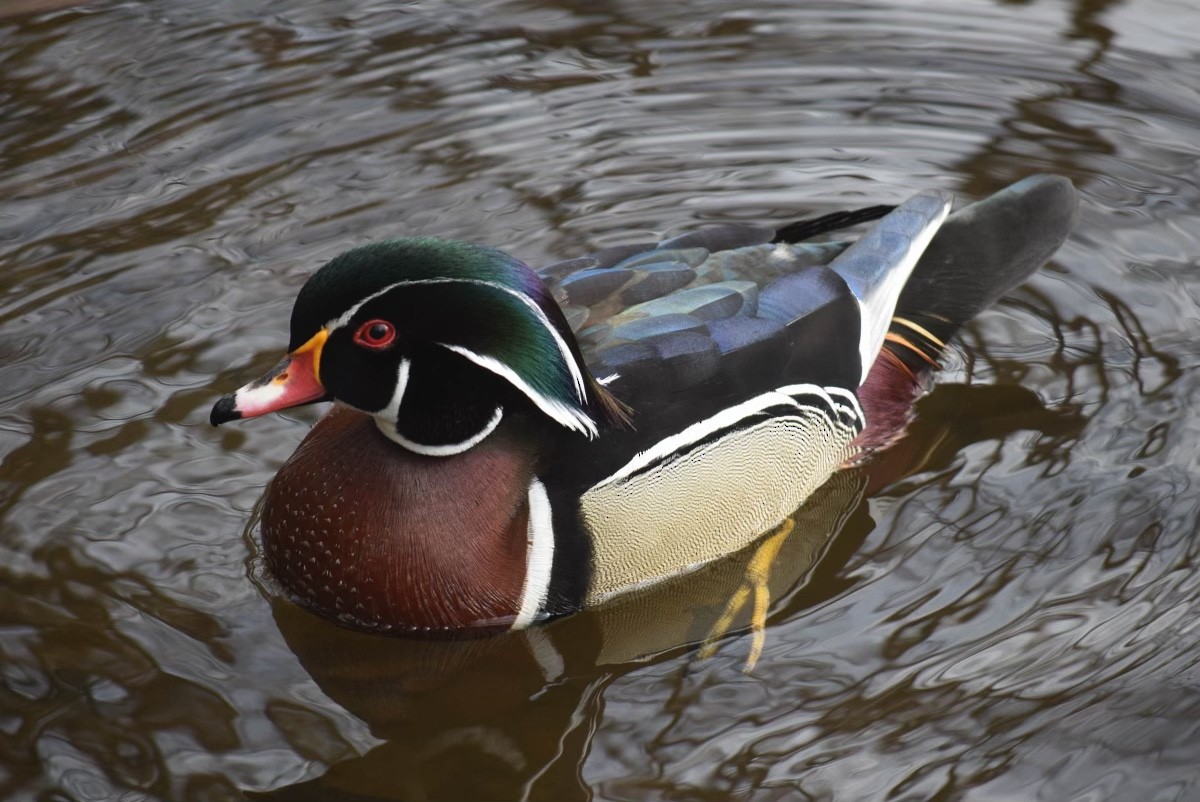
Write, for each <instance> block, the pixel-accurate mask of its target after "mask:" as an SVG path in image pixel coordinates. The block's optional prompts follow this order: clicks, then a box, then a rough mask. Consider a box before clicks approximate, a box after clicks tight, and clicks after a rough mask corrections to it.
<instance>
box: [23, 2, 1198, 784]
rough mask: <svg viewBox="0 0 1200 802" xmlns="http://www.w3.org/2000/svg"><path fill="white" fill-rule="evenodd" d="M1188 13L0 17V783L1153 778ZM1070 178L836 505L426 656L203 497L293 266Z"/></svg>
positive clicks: (1192, 34)
mask: <svg viewBox="0 0 1200 802" xmlns="http://www.w3.org/2000/svg"><path fill="white" fill-rule="evenodd" d="M1198 156H1200V8H1197V7H1196V6H1194V5H1193V4H1190V3H1188V2H1183V1H1182V0H1180V1H1177V2H1170V1H1169V0H1154V1H1153V2H1130V3H1117V2H1102V1H1098V2H1086V0H1080V2H1074V3H1072V2H1066V1H1065V0H1060V1H1058V2H1052V1H1051V0H1035V1H1034V2H993V1H992V0H967V1H966V2H964V1H963V0H953V2H951V0H942V1H941V2H915V0H909V1H908V2H905V1H904V0H895V2H887V1H886V0H879V1H878V2H854V3H843V2H822V3H799V2H784V0H776V1H775V2H770V1H769V0H756V1H755V2H751V3H738V4H734V3H727V2H717V1H716V0H675V2H670V3H666V2H663V3H649V2H615V1H614V0H609V2H604V1H603V0H600V1H598V2H580V1H578V0H577V1H576V2H571V0H561V2H557V3H554V2H548V1H547V2H538V0H511V1H510V2H490V3H482V2H449V1H447V2H440V3H439V2H422V3H408V4H397V3H386V2H366V1H364V2H350V1H349V0H326V1H325V2H320V3H317V2H311V3H299V2H267V1H266V0H258V1H257V2H241V1H240V0H239V2H233V1H232V0H225V1H224V2H221V1H219V0H217V1H210V2H202V3H196V2H187V1H186V0H162V1H161V2H123V3H108V4H97V5H94V6H88V7H77V8H68V9H63V10H58V11H50V12H45V13H43V14H41V15H38V16H26V17H13V18H9V19H7V20H0V364H2V365H3V372H2V374H0V375H2V381H0V394H2V396H0V397H2V399H3V400H2V402H0V454H2V455H3V459H2V463H0V516H2V519H0V520H2V537H0V798H3V799H6V800H34V799H37V800H46V801H47V802H49V801H54V802H58V801H59V800H68V799H71V800H102V799H103V800H109V799H120V800H142V799H163V800H227V799H241V798H243V794H246V793H250V794H254V793H263V794H264V798H268V799H289V800H291V799H295V800H303V799H314V800H316V799H321V800H339V799H340V800H364V799H401V800H441V799H487V800H490V799H497V800H500V799H504V800H507V799H533V800H563V801H570V800H581V799H589V798H593V799H602V800H688V801H689V802H690V801H693V800H727V799H750V800H756V801H757V800H793V799H810V800H882V799H892V800H928V799H938V800H980V801H981V802H982V801H983V800H989V801H990V800H1055V802H1061V801H1064V800H1106V799H1113V800H1139V801H1144V802H1158V801H1161V800H1200V769H1198V768H1197V766H1198V765H1200V732H1198V730H1200V665H1198V664H1200V618H1198V613H1200V574H1198V573H1197V561H1198V559H1200V539H1198V538H1197V535H1196V528H1197V523H1196V518H1197V512H1198V510H1200V488H1198V487H1192V485H1193V477H1195V476H1197V475H1198V473H1197V459H1198V457H1197V447H1196V441H1197V437H1198V435H1200V415H1198V414H1197V413H1196V412H1195V411H1194V410H1195V409H1196V408H1197V406H1198V405H1200V379H1198V378H1197V374H1196V373H1195V372H1194V371H1193V368H1194V367H1195V366H1196V364H1197V363H1198V362H1200V342H1198V339H1197V336H1196V330H1197V319H1198V318H1200V270H1198V269H1197V266H1196V264H1195V262H1196V259H1197V254H1200V223H1198V222H1197V219H1196V210H1197V208H1200V181H1198V179H1200V159H1198ZM1039 171H1052V172H1058V173H1062V174H1064V175H1067V176H1069V177H1070V178H1071V179H1072V180H1074V181H1075V183H1076V185H1077V186H1078V187H1079V188H1080V190H1081V193H1082V196H1083V212H1082V218H1081V222H1080V225H1079V228H1078V230H1077V231H1076V233H1075V234H1074V236H1073V237H1072V239H1071V241H1070V242H1069V243H1068V244H1067V246H1066V247H1065V248H1064V249H1063V250H1062V251H1061V252H1060V254H1059V255H1058V257H1057V258H1056V259H1055V261H1054V262H1053V263H1052V264H1051V265H1050V266H1048V267H1047V268H1045V269H1044V270H1043V271H1042V272H1041V273H1040V274H1038V275H1037V276H1036V277H1035V278H1034V279H1033V280H1032V281H1031V282H1029V284H1028V285H1026V286H1025V287H1023V288H1021V289H1019V290H1018V291H1016V292H1014V293H1013V294H1012V295H1011V296H1010V297H1009V298H1007V299H1005V300H1004V301H1003V302H1002V303H1001V304H1000V305H999V306H998V307H997V308H996V309H994V310H992V311H990V312H988V313H986V314H985V315H984V316H983V317H981V318H980V319H979V321H978V322H977V323H976V324H974V325H973V326H971V327H970V329H969V330H968V332H967V333H966V335H965V337H964V338H963V341H962V342H961V343H960V346H959V347H958V349H957V350H956V351H955V355H954V357H953V358H952V364H951V365H950V367H949V368H948V369H947V370H946V372H945V373H944V375H943V377H942V383H941V385H940V386H939V388H938V389H936V390H935V391H934V392H933V393H932V394H931V395H930V396H928V397H927V398H926V399H924V400H923V401H922V402H921V404H920V407H919V414H920V417H919V420H918V422H917V424H916V425H915V427H914V430H913V432H912V434H911V436H910V438H909V439H908V440H907V441H906V442H905V444H904V448H905V449H906V451H905V456H904V458H905V459H910V460H912V462H913V465H914V466H915V467H914V468H913V470H912V473H911V474H910V475H909V476H908V477H907V478H905V479H903V480H902V481H900V482H899V483H895V484H892V485H890V486H889V487H887V488H885V489H884V490H883V491H882V492H880V493H878V494H876V495H875V496H874V497H873V498H871V499H869V500H864V499H863V498H861V497H860V496H861V491H862V487H863V485H864V483H865V482H866V479H865V478H864V476H863V475H861V474H845V475H843V476H842V477H841V478H840V479H839V481H838V482H836V483H835V484H834V485H832V486H831V487H830V488H829V489H828V490H827V492H826V493H824V494H823V495H822V496H821V497H820V498H818V499H815V500H814V503H813V504H812V505H809V507H808V508H806V509H805V510H802V511H801V512H800V514H799V515H798V521H799V522H800V523H801V524H802V526H801V527H798V529H799V530H801V531H802V534H801V535H800V536H797V537H795V538H793V539H792V540H790V541H789V543H788V545H787V546H786V548H785V553H784V557H783V559H781V561H780V564H779V567H777V574H776V576H775V578H774V579H775V581H774V591H775V603H774V606H773V608H772V616H771V619H770V628H769V631H768V633H767V640H766V648H765V650H764V653H763V655H762V659H761V660H760V662H759V664H758V666H757V668H756V669H755V671H754V672H753V673H752V674H750V675H745V674H743V673H742V672H741V666H742V662H743V660H744V659H745V656H746V653H747V650H748V648H749V639H748V638H747V637H744V636H743V637H736V638H730V639H727V640H725V641H722V642H721V643H720V648H719V649H718V651H717V653H716V655H715V656H713V657H711V658H709V659H700V658H699V657H698V656H697V653H696V649H695V648H694V644H695V643H696V642H698V641H699V640H701V639H703V637H704V634H705V632H706V631H707V628H708V626H709V625H710V623H711V620H712V617H713V616H715V615H716V614H717V613H719V611H720V609H721V607H722V605H723V603H724V599H725V598H726V596H727V595H728V593H729V592H730V588H731V587H732V585H730V584H729V583H730V582H735V581H736V577H737V576H738V574H739V572H740V571H741V568H742V566H743V565H744V559H743V560H741V562H739V561H738V560H733V561H730V562H728V563H722V564H720V565H718V566H716V567H714V568H713V569H712V570H709V571H706V572H704V573H703V574H702V575H700V576H698V577H693V578H690V579H688V580H687V581H685V582H683V583H678V586H676V587H673V588H668V589H664V590H661V591H659V592H657V593H652V594H649V595H647V596H646V597H642V598H637V599H634V600H632V601H630V602H628V603H625V604H622V605H619V606H617V607H616V608H614V609H611V610H606V611H601V612H599V613H593V614H588V615H583V616H578V617H576V618H574V619H569V620H566V621H561V622H557V623H555V624H553V625H551V626H549V627H544V628H541V629H537V630H534V631H532V632H530V633H527V634H523V635H516V636H507V637H502V638H499V639H494V640H487V641H479V642H474V643H467V644H461V643H459V644H454V643H419V642H405V641H395V640H389V639H383V638H376V637H370V636H364V635H356V634H353V633H349V632H345V631H342V630H339V629H337V628H335V627H332V626H329V625H327V624H324V623H322V622H320V621H317V620H315V619H313V618H312V617H310V616H308V615H306V614H304V613H302V612H299V611H298V610H296V609H295V608H293V607H292V606H291V605H289V604H287V603H285V602H280V601H278V600H277V599H276V598H275V596H274V594H273V592H272V590H271V588H270V584H269V581H267V580H266V579H265V578H264V577H263V575H262V571H261V568H260V566H259V565H258V563H257V560H256V547H255V545H254V537H253V530H252V528H248V525H247V522H248V520H249V518H250V516H251V513H252V511H253V510H254V507H255V505H256V503H257V501H258V499H259V497H260V494H261V492H262V488H263V486H264V484H265V483H266V482H267V481H268V480H269V479H270V477H271V476H272V475H273V473H274V471H275V469H276V468H277V467H278V465H279V464H280V462H281V461H282V460H283V459H284V458H285V457H286V456H287V455H288V454H289V453H290V452H291V450H292V449H293V448H294V446H295V444H296V443H297V442H298V440H299V439H300V437H301V436H302V434H303V432H304V430H305V427H306V425H307V423H309V422H311V421H312V420H313V419H314V415H315V412H314V411H313V410H306V411H303V412H299V413H296V414H295V415H291V416H277V417H274V418H271V419H261V420H256V421H253V422H248V423H245V424H242V425H239V426H235V427H227V428H225V429H222V430H220V431H217V430H213V429H211V428H209V427H208V425H207V423H206V417H207V412H208V408H209V406H210V405H211V403H212V401H213V400H214V398H215V397H216V396H217V395H219V394H221V393H225V392H228V391H229V390H231V389H232V388H234V387H236V386H237V385H239V384H240V383H241V382H242V381H244V380H246V379H247V378H249V377H252V376H254V375H257V372H259V371H261V370H264V369H265V368H267V367H269V366H270V364H272V363H273V362H274V361H275V360H276V359H277V358H278V356H279V354H280V352H281V349H282V348H283V346H284V345H285V344H286V325H287V315H288V312H289V309H290V306H291V302H292V299H293V297H294V294H295V292H296V290H297V288H298V287H299V285H300V284H301V283H302V282H303V280H304V278H305V277H306V275H307V274H308V273H309V272H310V271H312V270H313V269H315V268H316V267H317V266H319V265H320V264H321V263H322V262H323V261H324V260H326V259H328V258H329V257H331V256H333V255H334V254H336V253H337V252H339V251H341V250H343V249H345V248H347V247H348V246H350V245H353V244H356V243H361V242H365V241H368V240H372V239H377V238H382V237H386V236H394V235H404V234H411V233H417V232H420V233H427V234H436V235H442V236H453V237H460V238H470V239H475V240H481V241H486V242H490V243H493V244H496V245H499V246H502V247H505V248H507V249H509V250H511V251H513V252H515V253H516V254H518V255H520V256H522V257H524V258H525V259H526V260H527V261H530V262H532V263H534V264H538V263H542V262H544V261H547V260H550V259H552V258H565V257H568V256H571V255H573V254H575V253H578V252H581V251H582V250H584V249H587V248H594V247H596V246H600V245H603V244H609V243H614V242H618V241H620V240H623V239H639V238H642V237H643V236H644V235H647V234H649V235H658V234H664V233H672V232H677V231H680V230H683V229H686V228H687V227H688V226H693V225H695V224H697V223H698V222H700V221H705V220H729V219H760V218H768V217H770V216H773V215H774V216H778V217H788V216H795V215H796V214H797V213H800V214H806V213H822V212H827V211H832V210H835V209H841V208H847V207H853V206H861V205H866V204H870V203H879V202H897V201H899V200H901V199H903V198H904V197H906V196H907V195H908V194H910V193H912V192H914V191H916V190H918V189H921V188H925V187H940V188H945V189H950V190H953V191H955V192H956V193H958V194H959V195H960V196H961V197H979V196H982V195H984V194H986V193H988V192H991V191H993V190H995V189H998V188H999V187H1001V186H1003V185H1005V184H1007V183H1008V182H1010V181H1012V180H1015V179H1017V178H1020V177H1023V176H1025V175H1028V174H1030V173H1033V172H1039Z"/></svg>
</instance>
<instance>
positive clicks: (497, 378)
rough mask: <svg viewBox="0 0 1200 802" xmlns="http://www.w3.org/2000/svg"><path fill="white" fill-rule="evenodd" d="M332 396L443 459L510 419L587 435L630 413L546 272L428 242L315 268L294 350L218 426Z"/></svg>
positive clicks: (218, 416)
mask: <svg viewBox="0 0 1200 802" xmlns="http://www.w3.org/2000/svg"><path fill="white" fill-rule="evenodd" d="M325 400H337V401H341V402H342V403H344V404H347V405H349V406H351V407H354V408H356V409H359V410H362V411H363V412H366V413H369V414H371V415H373V416H374V418H375V421H376V424H377V425H378V427H379V429H380V430H381V431H382V432H383V433H384V434H385V435H387V436H388V437H389V438H390V439H391V440H393V441H395V442H397V443H399V444H400V445H402V446H404V447H405V448H408V449H409V450H411V451H415V452H417V453H421V454H429V455H434V456H445V455H452V454H457V453H461V452H462V451H465V450H467V449H469V448H471V447H472V446H473V445H475V444H476V443H479V442H481V441H482V440H483V439H484V438H486V437H487V436H488V435H489V434H490V433H491V432H492V431H493V430H494V429H495V428H496V427H497V426H498V425H499V424H500V422H501V421H502V420H504V419H505V417H506V416H514V415H519V416H523V417H532V418H533V419H535V420H536V419H541V420H543V421H547V422H550V423H552V424H556V425H557V426H559V427H562V428H563V429H565V430H569V431H572V432H576V433H578V434H580V435H582V436H586V437H594V436H595V435H596V433H597V431H598V430H599V429H600V428H601V427H604V426H606V425H610V424H613V423H617V422H618V421H619V420H620V419H621V416H622V411H621V408H620V405H619V404H618V403H617V402H616V401H614V400H613V399H612V397H611V396H609V395H608V393H606V392H605V391H604V389H603V388H602V387H601V386H600V385H599V384H598V383H597V382H596V381H595V379H594V378H593V377H592V376H591V374H590V373H589V372H588V370H587V368H586V367H585V365H584V363H583V359H582V356H581V354H580V351H579V346H578V345H577V343H576V341H575V337H574V335H573V334H572V332H571V329H570V327H569V326H568V325H567V322H566V319H565V318H564V316H563V314H562V311H561V310H560V309H559V308H558V306H557V305H556V304H555V303H554V301H553V300H552V299H551V298H550V296H549V294H548V293H547V291H546V288H545V286H544V285H543V284H542V282H541V280H540V279H539V278H538V276H537V274H536V273H534V272H533V271H532V270H531V269H530V268H528V267H527V266H525V265H524V264H522V263H521V262H519V261H518V260H516V259H514V258H513V257H511V256H509V255H508V254H506V253H504V252H502V251H499V250H497V249H495V248H488V247H484V246H479V245H472V244H469V243H465V242H455V241H449V240H439V239H433V238H428V237H422V238H404V239H393V240H386V241H383V242H377V243H373V244H370V245H364V246H361V247H358V248H354V249H353V250H350V251H347V252H346V253H344V254H342V255H341V256H338V257H337V258H335V259H333V260H332V261H331V262H329V263H328V264H326V265H325V266H324V267H322V268H321V269H320V270H318V271H317V272H316V273H314V274H313V275H312V277H311V278H309V280H308V282H307V283H305V285H304V287H303V288H302V289H301V290H300V294H299V296H298V297H297V298H296V303H295V306H294V307H293V308H292V319H291V342H290V344H289V346H288V354H287V356H286V357H284V359H283V360H282V361H281V362H280V363H279V364H277V365H276V366H275V367H274V368H272V369H271V370H270V371H269V372H268V373H267V374H266V375H265V376H263V377H262V378H260V379H258V380H257V381H253V382H251V383H249V384H247V385H245V386H244V387H242V388H241V389H239V390H238V391H237V392H235V393H232V394H231V395H227V396H225V397H224V398H222V399H221V400H219V401H218V402H217V403H216V405H215V406H214V407H213V410H212V415H211V417H210V420H211V421H212V423H213V425H219V424H221V423H225V422H226V421H231V420H235V419H237V418H249V417H254V416H257V415H263V414H265V413H268V412H276V411H279V410H282V409H287V408H289V407H294V406H299V405H301V404H308V403H312V402H315V401H325Z"/></svg>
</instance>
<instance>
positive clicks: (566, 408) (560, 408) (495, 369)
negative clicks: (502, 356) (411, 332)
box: [438, 343, 598, 440]
mask: <svg viewBox="0 0 1200 802" xmlns="http://www.w3.org/2000/svg"><path fill="white" fill-rule="evenodd" d="M438 345H440V346H442V347H443V348H445V349H447V350H448V351H453V352H454V353H456V354H459V355H460V356H464V357H466V358H467V359H469V360H471V361H472V362H474V363H475V364H476V365H478V366H479V367H481V368H483V369H484V370H490V371H491V372H492V373H495V374H496V375H497V376H499V377H500V378H502V379H505V380H506V381H508V383H509V384H511V385H513V386H514V387H516V388H517V389H518V390H520V391H521V392H522V393H524V394H525V395H526V396H527V397H528V398H529V400H530V401H532V402H533V403H534V404H535V405H536V406H537V408H538V409H540V410H541V411H542V412H545V413H546V414H547V415H549V416H550V417H551V418H554V420H556V421H558V422H559V423H560V424H562V425H563V426H566V427H567V428H568V429H573V430H574V431H577V432H582V433H583V434H585V435H587V437H588V439H589V440H590V439H592V438H594V437H595V436H596V434H597V433H598V429H597V428H596V422H595V421H594V420H592V419H591V417H590V416H589V415H588V414H587V413H586V412H584V411H583V410H581V409H578V408H577V407H573V406H571V405H569V404H564V403H563V402H562V401H559V400H558V399H556V398H550V397H548V396H545V395H542V394H541V393H539V392H538V391H537V390H535V389H533V388H532V387H530V386H529V385H528V384H527V383H526V382H525V380H524V379H522V378H521V377H520V376H518V375H517V372H516V371H515V370H513V369H512V368H510V367H509V366H508V365H506V364H504V363H503V362H501V361H500V360H499V359H495V358H494V357H490V356H484V355H483V354H477V353H475V352H474V351H471V350H470V349H467V348H463V347H462V346H461V345H450V344H449V343H438Z"/></svg>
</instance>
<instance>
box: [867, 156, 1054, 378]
mask: <svg viewBox="0 0 1200 802" xmlns="http://www.w3.org/2000/svg"><path fill="white" fill-rule="evenodd" d="M1077 217H1078V198H1077V197H1076V194H1075V187H1073V186H1072V185H1071V182H1070V181H1069V180H1067V179H1066V178H1063V177H1062V176H1054V175H1036V176H1031V177H1030V178H1026V179H1024V180H1022V181H1018V182H1017V183H1015V184H1013V185H1012V186H1010V187H1007V188H1005V189H1002V190H1000V191H999V192H997V193H996V194H995V195H992V196H991V197H989V198H986V199H984V200H981V201H979V202H978V203H973V204H971V205H970V206H967V207H965V208H963V209H960V210H958V211H957V212H955V213H954V214H952V215H950V217H949V218H947V220H946V222H945V223H944V224H943V225H942V227H941V228H940V229H938V233H937V235H936V236H935V237H934V238H933V242H931V243H930V244H929V247H928V248H927V249H926V251H925V254H924V255H923V256H922V257H921V261H920V262H918V263H917V266H916V268H915V269H914V270H913V273H912V276H911V277H910V278H909V280H908V283H907V284H906V285H905V287H904V292H903V293H901V295H900V300H899V301H898V302H897V304H896V316H895V317H894V318H893V321H892V325H891V329H890V330H889V333H888V342H887V346H888V350H889V351H891V353H892V354H894V355H895V356H897V357H900V358H901V360H902V361H903V362H904V363H905V364H906V365H907V366H908V367H909V368H910V369H914V372H915V369H917V368H922V369H924V368H928V367H931V366H934V365H936V362H937V359H938V357H939V356H940V355H941V353H942V351H943V350H944V349H945V346H946V343H947V342H949V340H950V338H951V337H953V336H954V334H955V333H956V332H957V331H958V330H959V328H961V327H962V325H963V324H964V323H966V322H968V321H969V320H971V318H973V317H975V316H976V315H977V314H979V313H980V312H982V311H983V310H984V309H986V308H987V307H989V306H991V305H992V304H993V303H995V302H996V301H997V300H998V299H999V298H1000V297H1001V296H1002V295H1004V294H1005V293H1006V292H1008V291H1009V290H1011V289H1012V288H1013V287H1016V286H1017V285H1018V284H1020V283H1021V282H1022V281H1024V280H1025V279H1026V278H1027V277H1028V276H1029V275H1030V274H1032V273H1033V272H1034V271H1036V270H1037V269H1038V268H1039V267H1041V266H1042V265H1043V264H1044V263H1045V262H1046V260H1048V259H1049V258H1050V257H1051V256H1052V255H1053V254H1054V252H1055V251H1056V250H1058V248H1059V246H1061V245H1062V244H1063V242H1064V241H1065V240H1066V238H1067V234H1069V233H1070V231H1071V228H1072V227H1073V226H1074V225H1075V220H1076V218H1077Z"/></svg>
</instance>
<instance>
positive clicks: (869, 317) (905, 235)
mask: <svg viewBox="0 0 1200 802" xmlns="http://www.w3.org/2000/svg"><path fill="white" fill-rule="evenodd" d="M949 211H950V196H949V195H947V194H945V193H942V192H922V193H920V194H918V195H914V196H913V197H912V198H909V199H908V200H907V201H905V202H904V203H903V204H901V205H900V206H898V207H897V208H896V210H895V211H893V212H892V213H891V214H889V215H888V216H886V217H884V218H883V219H882V220H880V221H879V222H878V223H876V224H875V226H874V227H873V228H872V229H871V230H870V231H868V232H867V233H866V234H864V235H863V237H862V238H861V239H860V240H858V241H857V242H855V243H854V244H853V245H851V246H850V247H849V248H847V249H846V250H845V251H844V252H843V253H842V254H841V255H840V256H838V257H837V258H836V259H834V260H833V261H832V262H830V263H829V269H830V270H832V271H834V272H835V273H837V274H838V275H839V276H841V277H842V279H843V280H844V281H845V282H846V285H847V286H848V287H849V288H850V291H851V292H853V293H854V297H855V298H857V299H858V302H859V305H860V307H861V313H862V320H861V332H860V337H859V355H860V357H861V360H862V361H861V364H862V367H863V372H862V376H861V378H860V383H861V381H865V380H866V378H867V373H868V371H869V369H870V367H871V364H872V363H873V362H874V361H875V358H876V355H877V354H878V353H879V349H880V347H881V346H882V345H883V343H884V340H885V337H886V334H887V330H888V325H889V322H890V321H891V319H892V315H893V313H894V310H895V309H896V303H897V300H898V298H899V296H900V294H901V293H902V291H903V289H904V287H905V285H906V283H907V282H908V280H909V277H910V276H911V275H912V271H913V270H914V269H915V267H916V265H917V263H918V261H919V260H920V258H921V255H922V254H923V253H924V252H925V249H926V248H927V247H928V246H929V243H930V242H931V241H932V240H933V238H934V236H935V235H936V233H937V231H938V228H939V227H940V226H941V225H942V223H943V221H944V220H945V219H946V215H947V213H949Z"/></svg>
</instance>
